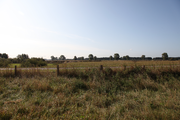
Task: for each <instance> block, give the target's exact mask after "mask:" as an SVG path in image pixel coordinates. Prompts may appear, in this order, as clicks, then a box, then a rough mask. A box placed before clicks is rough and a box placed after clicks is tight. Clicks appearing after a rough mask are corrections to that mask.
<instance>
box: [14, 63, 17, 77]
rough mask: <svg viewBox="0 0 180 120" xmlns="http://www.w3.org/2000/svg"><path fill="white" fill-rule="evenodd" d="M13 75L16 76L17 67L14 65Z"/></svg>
mask: <svg viewBox="0 0 180 120" xmlns="http://www.w3.org/2000/svg"><path fill="white" fill-rule="evenodd" d="M14 74H15V76H17V66H16V65H15V69H14Z"/></svg>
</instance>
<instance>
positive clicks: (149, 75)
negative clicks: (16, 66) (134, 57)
mask: <svg viewBox="0 0 180 120" xmlns="http://www.w3.org/2000/svg"><path fill="white" fill-rule="evenodd" d="M13 72H14V71H12V70H7V71H2V70H1V71H0V108H1V109H0V119H3V120H9V119H14V120H16V119H17V120H18V119H67V120H70V119H82V120H84V119H87V120H92V119H97V120H109V119H111V120H119V119H129V120H131V119H145V120H153V119H163V120H169V119H172V120H178V119H179V118H180V67H179V66H176V67H175V66H170V67H155V69H154V67H149V68H147V67H145V68H142V67H141V66H138V65H136V66H132V67H127V68H126V69H125V70H124V69H123V68H116V69H111V68H108V67H107V68H104V69H103V70H99V69H96V68H93V69H75V68H74V69H60V71H59V76H56V71H51V70H49V71H48V70H44V71H41V70H38V69H29V70H21V71H20V70H19V71H18V75H17V76H13V75H14V73H13Z"/></svg>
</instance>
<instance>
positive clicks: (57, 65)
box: [57, 65, 59, 76]
mask: <svg viewBox="0 0 180 120" xmlns="http://www.w3.org/2000/svg"><path fill="white" fill-rule="evenodd" d="M57 76H59V65H57Z"/></svg>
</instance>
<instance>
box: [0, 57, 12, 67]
mask: <svg viewBox="0 0 180 120" xmlns="http://www.w3.org/2000/svg"><path fill="white" fill-rule="evenodd" d="M9 64H10V61H9V60H8V59H5V58H0V67H8V66H9Z"/></svg>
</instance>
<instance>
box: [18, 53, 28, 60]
mask: <svg viewBox="0 0 180 120" xmlns="http://www.w3.org/2000/svg"><path fill="white" fill-rule="evenodd" d="M17 58H18V59H20V60H25V59H29V56H28V54H22V55H18V56H17Z"/></svg>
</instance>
